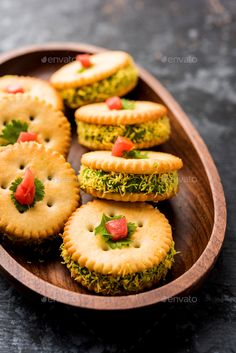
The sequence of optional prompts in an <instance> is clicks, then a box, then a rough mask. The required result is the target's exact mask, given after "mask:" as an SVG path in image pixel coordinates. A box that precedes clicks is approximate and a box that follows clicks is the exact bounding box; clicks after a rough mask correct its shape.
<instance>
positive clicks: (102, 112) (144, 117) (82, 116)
mask: <svg viewBox="0 0 236 353" xmlns="http://www.w3.org/2000/svg"><path fill="white" fill-rule="evenodd" d="M133 102H134V104H135V106H134V109H121V110H110V109H109V108H108V106H107V104H106V103H94V104H88V105H85V106H84V107H81V108H79V109H77V110H76V112H75V118H76V120H77V121H84V122H86V123H90V124H102V125H119V124H125V125H129V124H137V123H138V124H140V123H145V122H147V121H151V120H156V119H159V118H161V117H163V116H164V115H166V113H167V109H166V107H164V105H162V104H158V103H154V102H147V101H133Z"/></svg>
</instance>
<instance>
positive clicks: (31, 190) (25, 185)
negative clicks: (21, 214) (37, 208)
mask: <svg viewBox="0 0 236 353" xmlns="http://www.w3.org/2000/svg"><path fill="white" fill-rule="evenodd" d="M14 196H15V199H16V200H17V201H18V202H19V203H20V204H21V205H29V206H30V205H31V204H32V203H33V202H34V196H35V185H34V175H33V173H32V172H31V170H30V169H29V168H27V169H26V171H25V175H24V178H23V180H22V182H21V183H20V184H19V185H18V186H17V189H16V192H15V194H14Z"/></svg>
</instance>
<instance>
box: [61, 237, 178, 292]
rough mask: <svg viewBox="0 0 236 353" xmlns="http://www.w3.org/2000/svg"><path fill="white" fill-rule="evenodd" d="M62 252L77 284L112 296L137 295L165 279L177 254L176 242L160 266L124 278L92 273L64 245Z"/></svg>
mask: <svg viewBox="0 0 236 353" xmlns="http://www.w3.org/2000/svg"><path fill="white" fill-rule="evenodd" d="M61 250H62V252H61V255H62V257H63V259H64V263H65V264H66V266H67V268H68V269H69V270H70V271H71V275H72V277H73V278H74V279H75V280H76V281H77V282H79V283H81V284H82V285H83V286H85V287H87V288H88V289H90V290H94V291H95V292H97V293H102V294H110V295H117V294H125V293H137V292H140V291H142V290H144V289H147V288H150V287H152V286H153V285H154V284H156V283H158V282H159V281H160V280H162V279H165V277H166V274H167V272H168V270H169V269H170V268H171V267H172V264H173V262H174V255H175V254H176V251H175V249H174V242H172V245H171V248H170V250H169V252H168V253H167V255H166V257H165V258H164V260H163V261H162V262H161V263H160V264H159V265H157V266H154V267H152V268H148V269H146V270H144V271H140V272H135V273H131V274H128V275H125V276H122V275H113V274H108V275H104V274H101V273H99V272H96V271H90V270H89V269H88V268H86V267H82V266H80V265H79V264H78V263H76V262H75V261H73V260H72V258H71V256H70V255H69V254H68V252H67V250H66V249H65V247H64V244H62V246H61Z"/></svg>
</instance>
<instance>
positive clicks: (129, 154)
mask: <svg viewBox="0 0 236 353" xmlns="http://www.w3.org/2000/svg"><path fill="white" fill-rule="evenodd" d="M123 157H124V158H132V159H148V151H145V152H142V151H138V150H130V151H125V152H124V153H123Z"/></svg>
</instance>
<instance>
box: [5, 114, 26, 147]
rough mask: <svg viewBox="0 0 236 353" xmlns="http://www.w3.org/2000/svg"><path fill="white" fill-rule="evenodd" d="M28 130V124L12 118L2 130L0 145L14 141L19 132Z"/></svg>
mask: <svg viewBox="0 0 236 353" xmlns="http://www.w3.org/2000/svg"><path fill="white" fill-rule="evenodd" d="M27 130H28V124H27V123H25V122H22V121H19V120H12V121H11V122H10V123H7V124H6V126H4V128H3V130H2V134H1V135H0V138H1V139H3V140H4V142H3V143H1V146H7V145H10V144H13V143H16V141H17V139H18V137H19V135H20V133H21V132H22V131H23V132H26V131H27Z"/></svg>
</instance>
